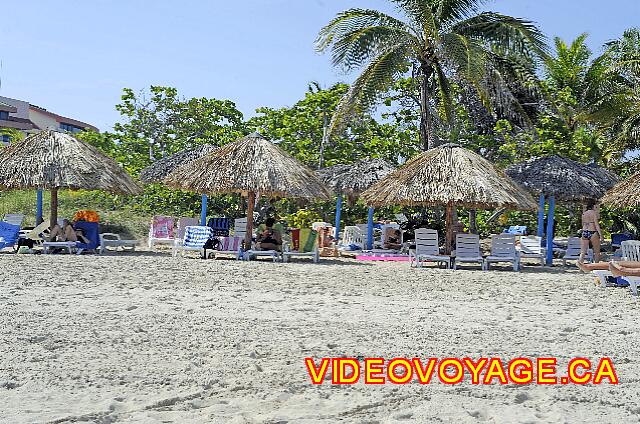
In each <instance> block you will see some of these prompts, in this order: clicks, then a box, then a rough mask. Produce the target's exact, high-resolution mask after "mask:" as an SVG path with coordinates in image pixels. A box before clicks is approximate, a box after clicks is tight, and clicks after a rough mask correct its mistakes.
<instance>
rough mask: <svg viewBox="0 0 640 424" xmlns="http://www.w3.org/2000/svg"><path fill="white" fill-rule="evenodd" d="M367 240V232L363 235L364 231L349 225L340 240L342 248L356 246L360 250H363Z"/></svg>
mask: <svg viewBox="0 0 640 424" xmlns="http://www.w3.org/2000/svg"><path fill="white" fill-rule="evenodd" d="M366 240H367V234H366V232H364V233H363V232H362V230H361V229H360V228H359V227H357V226H355V225H347V226H346V227H344V233H343V235H342V237H341V238H340V246H342V247H347V246H351V245H355V246H358V248H360V250H363V249H364V245H365V243H366Z"/></svg>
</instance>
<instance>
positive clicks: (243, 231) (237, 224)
mask: <svg viewBox="0 0 640 424" xmlns="http://www.w3.org/2000/svg"><path fill="white" fill-rule="evenodd" d="M246 235H247V218H238V219H236V220H235V221H234V223H233V236H234V237H241V238H242V239H244V238H245V237H246Z"/></svg>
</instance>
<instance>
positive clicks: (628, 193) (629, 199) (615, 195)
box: [602, 172, 640, 208]
mask: <svg viewBox="0 0 640 424" xmlns="http://www.w3.org/2000/svg"><path fill="white" fill-rule="evenodd" d="M602 203H606V204H607V205H609V206H613V207H616V208H626V207H637V206H640V172H636V173H635V174H633V175H632V176H630V177H629V178H627V179H625V180H622V181H620V182H619V183H618V184H616V185H615V186H613V188H611V189H610V190H609V191H607V192H606V193H605V195H604V197H602Z"/></svg>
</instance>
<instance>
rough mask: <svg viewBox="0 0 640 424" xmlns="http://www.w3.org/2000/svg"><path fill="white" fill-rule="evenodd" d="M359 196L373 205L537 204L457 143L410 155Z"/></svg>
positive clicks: (518, 206) (527, 207)
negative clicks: (395, 168)
mask: <svg viewBox="0 0 640 424" xmlns="http://www.w3.org/2000/svg"><path fill="white" fill-rule="evenodd" d="M361 199H363V200H364V201H365V202H366V203H367V204H368V205H370V206H383V205H407V206H415V205H432V206H435V205H457V206H465V207H470V208H486V209H490V208H499V207H506V208H510V209H523V210H534V209H536V208H537V204H536V202H535V201H534V200H533V198H532V197H531V195H530V194H529V193H527V192H526V191H525V190H524V189H523V188H521V187H520V186H519V185H518V184H516V183H515V182H514V181H512V180H511V179H510V178H509V177H507V176H506V175H505V174H504V173H503V172H502V171H500V170H499V169H497V168H496V167H495V166H494V165H493V164H492V163H491V162H489V161H488V160H486V159H484V158H482V157H481V156H480V155H478V154H476V153H474V152H472V151H470V150H467V149H465V148H462V147H460V146H458V145H456V144H445V145H443V146H440V147H436V148H434V149H431V150H428V151H426V152H424V153H422V154H421V155H419V156H417V157H415V158H413V159H411V160H410V161H408V162H407V163H406V164H405V165H403V166H402V167H400V168H398V169H397V170H396V171H394V172H392V173H391V174H389V175H388V176H387V177H386V178H383V179H382V180H380V181H378V182H377V183H376V184H374V185H373V186H371V187H370V188H369V189H368V190H366V191H365V192H364V193H362V195H361Z"/></svg>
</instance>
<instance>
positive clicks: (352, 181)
mask: <svg viewBox="0 0 640 424" xmlns="http://www.w3.org/2000/svg"><path fill="white" fill-rule="evenodd" d="M394 169H395V168H394V167H393V166H392V165H391V164H389V163H388V162H386V161H384V160H382V159H371V160H361V161H358V162H355V163H352V164H349V165H335V166H331V167H329V168H323V169H319V170H317V171H316V173H317V174H318V175H319V176H320V178H321V179H322V180H323V181H324V182H325V184H327V186H329V188H331V189H332V190H333V191H334V192H336V193H340V194H346V195H349V196H356V195H358V194H360V193H362V192H363V191H365V190H366V189H368V188H369V187H371V186H372V185H373V184H375V183H376V182H378V181H380V180H381V179H383V178H384V177H386V176H387V175H389V174H390V173H391V172H393V170H394Z"/></svg>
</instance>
